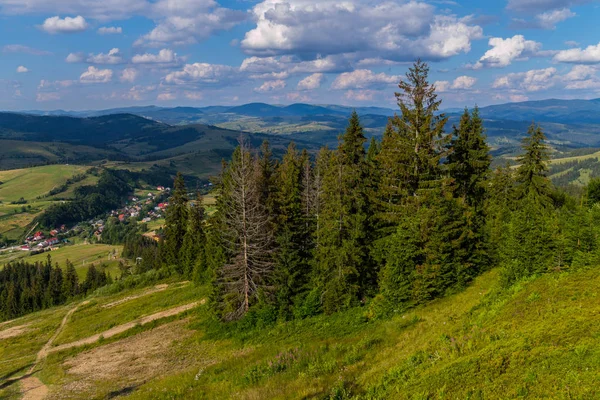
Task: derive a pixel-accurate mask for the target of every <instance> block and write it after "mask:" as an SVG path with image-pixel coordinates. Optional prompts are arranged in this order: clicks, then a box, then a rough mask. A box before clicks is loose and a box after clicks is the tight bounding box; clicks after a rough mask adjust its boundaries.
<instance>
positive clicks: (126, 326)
mask: <svg viewBox="0 0 600 400" xmlns="http://www.w3.org/2000/svg"><path fill="white" fill-rule="evenodd" d="M200 304H204V303H203V302H201V301H196V302H194V303H190V304H186V305H183V306H179V307H175V308H171V309H169V310H165V311H161V312H158V313H156V314H152V315H148V316H146V317H142V318H139V319H137V320H135V321H131V322H128V323H126V324H123V325H119V326H115V327H114V328H111V329H109V330H107V331H104V332H102V333H98V334H96V335H93V336H90V337H87V338H85V339H81V340H77V341H75V342H71V343H65V344H62V345H60V346H56V347H53V348H51V349H49V350H48V349H47V353H53V352H55V351H61V350H66V349H71V348H73V347H79V346H85V345H86V344H93V343H96V342H97V341H98V340H100V337H102V338H104V339H108V338H110V337H113V336H116V335H118V334H121V333H123V332H125V331H128V330H129V329H132V328H134V327H135V326H137V325H146V324H148V323H150V322H152V321H156V320H158V319H162V318H167V317H172V316H174V315H178V314H181V313H183V312H185V311H188V310H191V309H192V308H195V307H197V306H198V305H200Z"/></svg>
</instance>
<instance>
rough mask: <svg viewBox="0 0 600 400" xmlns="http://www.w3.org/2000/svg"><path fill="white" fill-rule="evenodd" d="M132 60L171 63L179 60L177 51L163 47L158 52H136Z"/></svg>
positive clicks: (139, 62) (146, 62) (141, 62)
mask: <svg viewBox="0 0 600 400" xmlns="http://www.w3.org/2000/svg"><path fill="white" fill-rule="evenodd" d="M131 61H132V62H133V63H134V64H171V63H176V62H178V61H179V59H178V58H177V53H175V52H174V51H173V50H170V49H162V50H161V51H159V52H158V54H151V53H145V54H136V55H135V56H133V58H132V59H131Z"/></svg>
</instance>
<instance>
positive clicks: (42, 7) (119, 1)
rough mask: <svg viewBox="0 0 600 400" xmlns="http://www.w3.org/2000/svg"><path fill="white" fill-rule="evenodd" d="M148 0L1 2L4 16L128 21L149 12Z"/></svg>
mask: <svg viewBox="0 0 600 400" xmlns="http://www.w3.org/2000/svg"><path fill="white" fill-rule="evenodd" d="M149 7H150V2H149V1H148V0H58V1H57V0H0V10H2V12H3V13H4V14H9V15H14V14H37V15H40V14H50V13H59V14H68V15H84V16H86V17H89V18H93V19H98V20H111V19H126V18H129V17H131V16H132V15H135V14H137V15H139V14H145V13H147V12H148V9H149Z"/></svg>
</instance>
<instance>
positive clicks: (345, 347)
mask: <svg viewBox="0 0 600 400" xmlns="http://www.w3.org/2000/svg"><path fill="white" fill-rule="evenodd" d="M598 287H600V277H599V276H598V274H597V273H596V271H595V270H582V271H573V272H562V273H553V274H547V275H544V276H541V277H533V278H530V279H528V280H525V281H521V282H519V283H518V284H516V285H514V286H513V287H512V288H511V289H509V290H500V289H499V285H498V271H497V270H492V271H490V272H487V273H485V274H484V275H482V276H480V277H479V278H477V279H476V280H475V281H474V282H473V283H472V284H471V285H470V286H469V287H467V288H466V290H465V291H463V292H460V293H456V294H454V295H451V296H448V297H446V298H443V299H438V300H435V301H433V302H431V303H429V304H427V305H425V306H422V307H419V308H416V309H413V310H411V311H409V312H406V313H403V314H399V315H396V316H394V317H393V318H391V319H384V320H369V319H367V318H365V308H360V307H359V308H355V309H351V310H349V311H346V312H343V313H337V314H334V315H332V316H316V317H312V318H307V319H305V320H296V321H291V322H282V323H279V324H276V325H274V326H266V327H264V326H263V327H256V326H252V325H251V324H250V325H248V324H247V323H237V324H229V325H222V324H219V323H216V322H215V321H214V320H213V319H212V317H211V316H210V312H209V311H208V308H207V306H206V304H204V302H203V300H206V299H207V296H208V291H207V288H205V287H197V286H195V285H193V284H190V283H185V282H183V283H178V282H174V281H167V282H163V283H162V284H161V285H157V286H150V287H147V288H142V289H134V290H128V291H125V292H122V293H119V294H107V295H101V294H100V293H101V291H100V292H98V293H97V294H96V295H94V296H92V297H90V298H88V299H87V301H88V302H87V303H81V300H77V301H76V302H73V303H72V304H70V305H67V306H64V307H59V308H54V309H50V310H46V311H42V312H39V313H35V314H31V315H28V316H26V317H22V318H19V319H18V320H15V321H11V322H8V323H5V324H3V325H0V338H2V337H3V336H2V335H3V333H4V336H6V332H7V331H8V330H9V329H13V331H12V332H15V327H21V326H25V328H24V331H23V332H22V333H20V334H18V335H16V336H13V337H10V338H4V339H0V356H1V357H0V358H1V359H2V360H6V361H10V362H4V363H0V374H1V375H2V376H4V378H5V379H6V378H8V377H10V376H13V375H18V374H19V371H22V370H23V369H25V368H26V367H27V366H28V365H30V364H31V363H32V362H33V360H34V359H35V354H36V352H37V351H38V350H39V348H40V347H41V346H42V345H43V343H44V340H47V338H48V337H49V336H50V335H51V333H52V331H53V329H55V328H56V327H57V326H58V325H59V323H60V320H61V318H63V317H64V315H65V314H66V313H67V311H68V310H70V309H73V308H74V307H75V306H77V305H79V308H78V309H77V310H76V311H75V312H74V313H73V314H72V315H71V316H70V318H69V320H68V322H67V323H66V325H65V326H64V328H63V329H62V331H61V332H60V334H59V335H58V336H57V338H56V339H55V341H54V343H53V347H56V346H63V348H64V346H65V344H67V347H66V348H64V350H60V351H55V350H50V352H49V353H48V355H47V358H45V359H44V360H43V361H42V362H41V364H40V365H39V366H38V368H37V371H36V372H35V374H34V376H36V377H38V378H39V379H41V381H42V382H43V383H44V384H45V385H47V386H48V388H49V396H48V398H65V396H66V397H68V398H74V399H77V398H82V399H83V398H105V397H116V396H119V395H127V397H128V398H133V399H147V398H155V399H178V398H181V399H189V398H202V399H205V398H211V399H224V398H238V399H288V398H290V399H291V398H320V399H325V398H327V399H351V398H354V399H383V398H398V399H500V398H502V399H509V398H531V399H534V398H552V399H595V398H598V396H599V395H600V392H599V389H598V388H599V387H600V375H599V374H598V373H597V372H598V370H600V346H599V345H600V328H599V326H600V324H599V322H600V321H599V320H598V318H599V317H598V315H600V302H599V301H598ZM192 302H195V303H192ZM190 303H192V304H197V306H194V307H193V309H191V310H188V311H185V312H181V313H179V314H177V315H169V316H167V317H165V318H162V319H157V320H153V321H152V322H149V323H143V319H141V317H143V316H144V315H150V314H153V315H155V313H156V312H160V311H164V310H171V309H173V307H177V306H180V305H182V304H190ZM136 321H137V322H136ZM128 322H134V324H133V325H130V326H129V329H127V330H125V331H122V332H121V333H119V334H117V335H114V336H111V337H108V338H103V337H102V336H99V337H98V339H97V340H96V341H94V342H93V343H86V344H85V345H82V346H81V347H68V345H69V343H73V342H76V341H79V340H82V339H84V338H86V337H90V336H91V335H98V334H100V333H102V332H108V330H110V329H111V328H113V329H114V327H118V326H121V324H125V323H128ZM15 385H16V384H12V385H8V386H3V387H2V389H0V390H3V391H0V396H2V395H4V396H6V397H7V398H12V397H14V398H17V397H16V396H18V389H16V388H15Z"/></svg>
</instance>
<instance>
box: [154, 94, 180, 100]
mask: <svg viewBox="0 0 600 400" xmlns="http://www.w3.org/2000/svg"><path fill="white" fill-rule="evenodd" d="M175 99H177V96H176V95H175V93H170V92H167V93H160V94H159V95H158V96H156V100H158V101H172V100H175Z"/></svg>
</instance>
